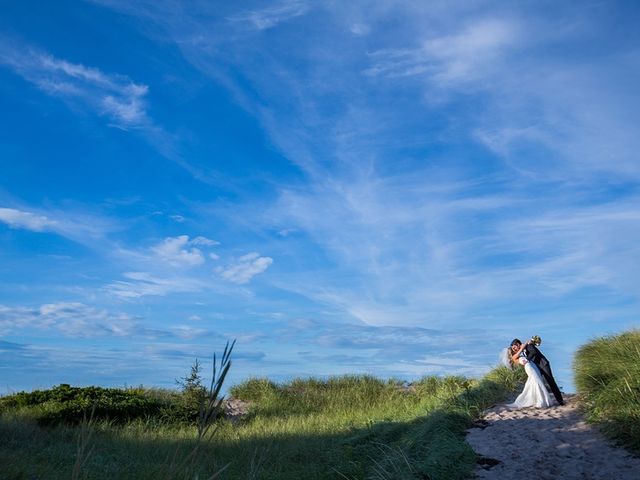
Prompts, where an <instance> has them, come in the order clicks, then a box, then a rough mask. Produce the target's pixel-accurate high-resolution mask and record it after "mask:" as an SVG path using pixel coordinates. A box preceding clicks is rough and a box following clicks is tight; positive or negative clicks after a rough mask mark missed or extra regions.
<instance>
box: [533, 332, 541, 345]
mask: <svg viewBox="0 0 640 480" xmlns="http://www.w3.org/2000/svg"><path fill="white" fill-rule="evenodd" d="M531 343H533V344H534V345H535V346H536V347H539V346H540V344H541V343H542V339H541V338H540V336H539V335H534V336H533V337H531Z"/></svg>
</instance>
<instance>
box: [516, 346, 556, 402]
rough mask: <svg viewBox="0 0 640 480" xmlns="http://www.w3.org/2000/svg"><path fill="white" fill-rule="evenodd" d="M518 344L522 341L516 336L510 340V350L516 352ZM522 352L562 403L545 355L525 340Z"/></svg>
mask: <svg viewBox="0 0 640 480" xmlns="http://www.w3.org/2000/svg"><path fill="white" fill-rule="evenodd" d="M520 345H522V342H521V341H520V340H518V339H517V338H514V339H513V341H512V342H511V351H512V352H513V353H515V352H517V351H518V349H519V348H520ZM523 353H524V356H525V358H526V359H527V360H529V361H530V362H533V363H534V364H535V365H536V366H537V367H538V370H540V374H541V375H542V376H543V377H544V379H545V380H546V381H547V384H548V385H549V388H550V389H551V392H552V393H553V396H554V397H556V400H557V401H558V403H559V404H560V405H564V400H563V399H562V393H560V389H559V388H558V384H557V383H556V381H555V379H554V378H553V374H552V373H551V365H550V364H549V360H547V357H545V356H544V355H543V354H542V352H540V350H538V348H537V347H536V346H535V345H534V344H532V343H530V342H527V346H526V347H524V350H523Z"/></svg>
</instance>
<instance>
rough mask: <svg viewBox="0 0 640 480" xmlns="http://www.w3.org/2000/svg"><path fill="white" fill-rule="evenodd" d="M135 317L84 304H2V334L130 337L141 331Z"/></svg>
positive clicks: (0, 315)
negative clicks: (25, 333)
mask: <svg viewBox="0 0 640 480" xmlns="http://www.w3.org/2000/svg"><path fill="white" fill-rule="evenodd" d="M137 326H138V325H137V321H136V319H135V318H134V317H132V316H130V315H128V314H125V313H111V312H108V311H107V310H104V309H98V308H95V307H92V306H89V305H85V304H83V303H77V302H61V303H47V304H43V305H41V306H40V307H8V306H5V305H0V332H1V333H2V334H3V335H10V334H16V333H18V332H19V331H24V330H32V331H40V332H46V331H48V330H53V331H57V332H59V333H61V334H63V335H66V336H70V337H97V336H127V335H130V334H131V333H133V332H134V331H135V329H136V328H137Z"/></svg>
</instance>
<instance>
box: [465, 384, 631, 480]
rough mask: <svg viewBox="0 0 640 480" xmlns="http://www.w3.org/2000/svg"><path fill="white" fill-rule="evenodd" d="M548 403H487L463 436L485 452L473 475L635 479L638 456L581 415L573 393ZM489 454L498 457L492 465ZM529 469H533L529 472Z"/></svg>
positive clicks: (480, 476)
mask: <svg viewBox="0 0 640 480" xmlns="http://www.w3.org/2000/svg"><path fill="white" fill-rule="evenodd" d="M565 400H566V403H565V405H564V406H562V407H560V406H557V407H551V408H548V409H535V408H527V409H522V410H508V409H507V408H505V407H504V405H498V406H496V407H493V408H491V409H490V410H488V411H487V412H485V415H484V417H483V420H482V421H480V422H478V423H479V426H478V427H477V428H472V429H470V430H468V435H467V441H468V442H469V444H470V445H471V447H472V448H473V449H474V450H475V451H476V453H477V454H478V455H481V456H482V457H486V459H485V460H481V462H482V463H479V464H478V467H477V468H476V472H475V473H476V475H477V478H484V479H500V480H505V479H508V478H520V477H521V476H522V475H526V476H527V477H526V478H538V479H541V480H546V479H556V478H557V479H562V480H574V479H575V480H578V479H580V480H593V479H620V480H640V458H638V457H634V456H632V455H630V454H629V453H628V452H626V451H625V450H624V449H622V448H617V447H615V446H613V445H612V444H611V443H609V442H608V441H607V440H606V439H605V438H604V437H603V436H602V435H601V434H600V432H598V431H597V429H596V428H595V427H593V426H591V425H589V424H587V423H586V422H585V421H584V418H583V416H582V415H581V413H580V411H579V410H578V408H577V402H576V399H575V397H573V396H571V395H565ZM491 459H494V460H498V461H499V462H500V463H497V464H494V465H492V463H495V462H492V461H491ZM531 472H536V474H535V475H534V476H531Z"/></svg>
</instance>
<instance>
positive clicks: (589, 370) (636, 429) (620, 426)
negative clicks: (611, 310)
mask: <svg viewBox="0 0 640 480" xmlns="http://www.w3.org/2000/svg"><path fill="white" fill-rule="evenodd" d="M573 369H574V373H575V383H576V388H577V391H578V393H579V394H580V396H581V399H582V402H583V405H584V407H585V410H586V413H587V418H588V420H590V421H592V422H597V423H599V424H600V425H601V427H602V430H603V432H604V433H605V434H607V435H608V436H609V437H610V438H612V439H613V440H615V441H617V442H619V443H620V444H622V445H625V446H626V447H628V448H629V449H630V450H632V451H634V452H636V453H640V330H631V331H629V332H625V333H622V334H620V335H616V336H607V337H602V338H598V339H595V340H592V341H591V342H589V343H587V344H586V345H583V346H582V347H581V348H580V349H579V350H578V352H577V353H576V356H575V359H574V364H573Z"/></svg>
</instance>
